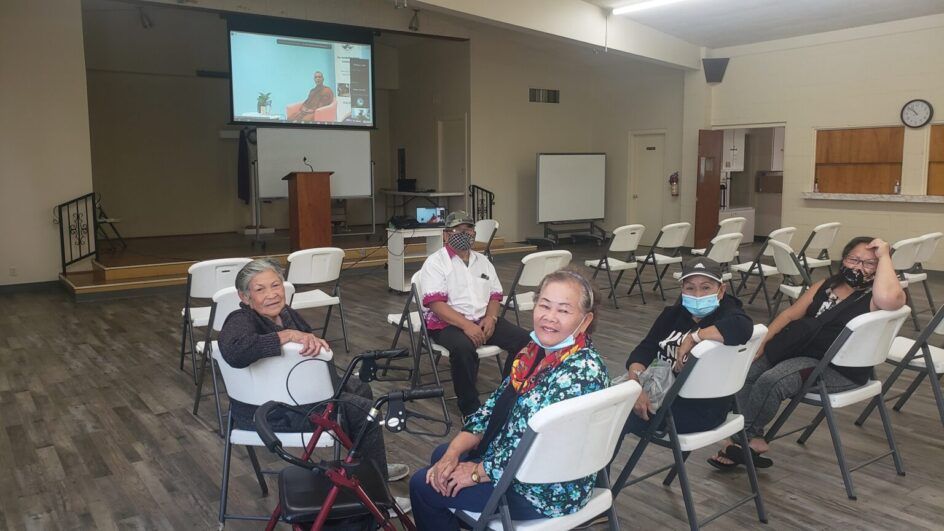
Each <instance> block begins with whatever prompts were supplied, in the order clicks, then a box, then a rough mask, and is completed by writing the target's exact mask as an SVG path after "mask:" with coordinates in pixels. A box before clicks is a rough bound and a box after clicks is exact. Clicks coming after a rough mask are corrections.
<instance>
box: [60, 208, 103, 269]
mask: <svg viewBox="0 0 944 531" xmlns="http://www.w3.org/2000/svg"><path fill="white" fill-rule="evenodd" d="M52 222H53V223H54V224H56V225H58V226H59V256H60V259H61V263H62V273H63V274H65V272H66V268H67V267H68V266H70V265H72V264H74V263H76V262H78V261H80V260H84V259H85V258H88V257H90V256H94V257H96V258H98V249H97V247H96V245H95V235H96V234H97V233H98V215H97V211H96V207H95V193H94V192H93V193H88V194H85V195H83V196H80V197H77V198H75V199H72V200H70V201H66V202H65V203H62V204H60V205H57V206H56V207H55V209H54V210H53V220H52Z"/></svg>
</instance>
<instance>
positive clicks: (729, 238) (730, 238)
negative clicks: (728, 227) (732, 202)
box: [707, 220, 743, 264]
mask: <svg viewBox="0 0 944 531" xmlns="http://www.w3.org/2000/svg"><path fill="white" fill-rule="evenodd" d="M725 221H727V220H725ZM741 238H743V236H742V235H741V233H740V232H733V233H729V234H722V235H720V236H715V237H714V238H712V239H711V247H709V249H708V255H707V257H708V258H711V259H712V260H714V261H715V262H718V263H719V264H730V263H731V262H733V261H734V257H735V256H737V254H738V248H739V247H740V246H741Z"/></svg>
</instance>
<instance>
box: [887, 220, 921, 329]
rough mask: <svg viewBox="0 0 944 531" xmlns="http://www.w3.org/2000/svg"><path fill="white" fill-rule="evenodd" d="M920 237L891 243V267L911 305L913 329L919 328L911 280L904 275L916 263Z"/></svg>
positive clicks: (912, 268)
mask: <svg viewBox="0 0 944 531" xmlns="http://www.w3.org/2000/svg"><path fill="white" fill-rule="evenodd" d="M921 243H922V242H921V237H920V236H919V237H917V238H908V239H905V240H899V241H897V242H895V243H893V244H892V267H893V268H894V269H895V273H897V274H898V280H899V281H900V282H901V289H903V290H904V291H905V297H906V301H907V304H908V306H910V307H911V322H912V323H914V328H915V330H921V325H919V324H918V312H916V311H915V305H914V299H912V298H911V290H910V289H909V286H910V285H911V281H909V280H908V277H906V276H905V273H907V272H908V271H912V270H914V268H915V267H916V264H917V263H918V252H919V251H920V250H921Z"/></svg>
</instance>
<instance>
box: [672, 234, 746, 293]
mask: <svg viewBox="0 0 944 531" xmlns="http://www.w3.org/2000/svg"><path fill="white" fill-rule="evenodd" d="M741 238H743V236H742V235H741V233H740V232H734V233H730V234H722V235H720V236H715V237H714V238H712V239H711V242H709V244H708V247H707V249H708V251H707V257H708V258H710V259H712V260H714V261H715V262H718V265H720V266H721V281H722V282H728V283H730V284H731V293H734V276H733V275H732V274H731V271H730V269H731V263H733V262H734V261H735V260H737V258H738V248H739V247H740V246H741ZM672 277H673V278H674V279H675V280H678V279H680V278H682V272H681V271H676V272H675V273H672Z"/></svg>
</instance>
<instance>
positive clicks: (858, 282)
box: [839, 265, 873, 289]
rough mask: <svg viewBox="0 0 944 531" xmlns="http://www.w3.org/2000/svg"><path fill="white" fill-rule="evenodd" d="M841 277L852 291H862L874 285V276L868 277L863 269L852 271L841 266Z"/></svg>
mask: <svg viewBox="0 0 944 531" xmlns="http://www.w3.org/2000/svg"><path fill="white" fill-rule="evenodd" d="M839 276H841V277H842V279H843V280H844V281H845V282H846V284H849V287H851V288H852V289H862V288H866V287H868V286H870V285H872V279H873V275H868V276H866V274H865V273H864V272H863V271H862V270H861V269H852V268H849V267H846V266H844V265H840V266H839Z"/></svg>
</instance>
